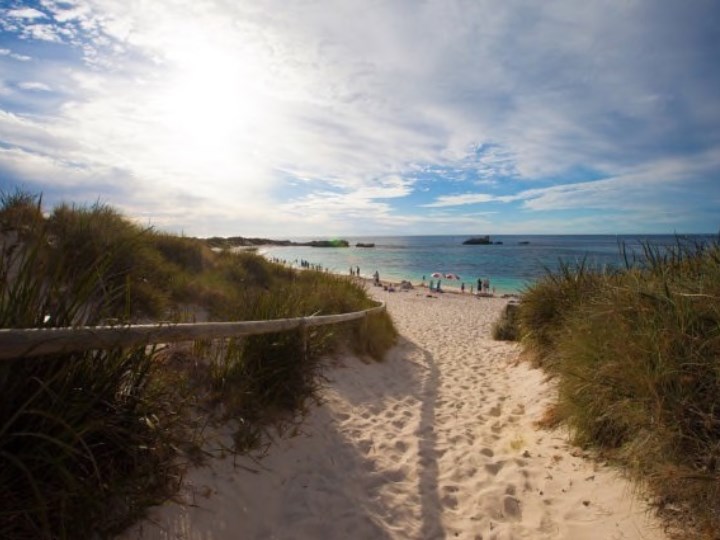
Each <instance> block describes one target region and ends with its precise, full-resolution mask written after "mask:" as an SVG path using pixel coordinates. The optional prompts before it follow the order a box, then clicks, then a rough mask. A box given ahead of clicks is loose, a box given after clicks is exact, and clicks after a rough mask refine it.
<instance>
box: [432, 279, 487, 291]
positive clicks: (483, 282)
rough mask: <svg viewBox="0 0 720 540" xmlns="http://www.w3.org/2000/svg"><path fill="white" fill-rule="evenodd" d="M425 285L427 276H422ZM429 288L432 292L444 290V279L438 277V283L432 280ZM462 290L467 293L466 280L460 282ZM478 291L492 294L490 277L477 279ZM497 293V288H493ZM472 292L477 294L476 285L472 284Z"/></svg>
mask: <svg viewBox="0 0 720 540" xmlns="http://www.w3.org/2000/svg"><path fill="white" fill-rule="evenodd" d="M422 281H423V285H424V284H425V276H423V278H422ZM428 289H429V290H430V291H431V292H432V291H434V292H439V293H441V292H443V290H442V280H440V279H438V280H437V283H435V281H433V280H432V279H431V280H430V284H429V285H428ZM460 292H462V293H463V294H464V293H465V282H462V283H461V284H460ZM477 292H478V294H481V293H482V294H490V278H484V279H483V278H478V280H477ZM494 293H495V290H494V289H493V294H494ZM470 294H475V290H474V286H473V285H470Z"/></svg>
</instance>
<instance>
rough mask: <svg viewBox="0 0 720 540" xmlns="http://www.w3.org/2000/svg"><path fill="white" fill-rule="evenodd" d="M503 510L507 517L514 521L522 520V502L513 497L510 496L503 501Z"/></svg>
mask: <svg viewBox="0 0 720 540" xmlns="http://www.w3.org/2000/svg"><path fill="white" fill-rule="evenodd" d="M503 510H504V512H503V513H504V514H505V517H507V518H508V519H510V520H513V521H520V520H521V519H522V510H521V509H520V501H518V500H517V499H516V498H515V497H513V496H512V495H508V496H506V497H505V499H503Z"/></svg>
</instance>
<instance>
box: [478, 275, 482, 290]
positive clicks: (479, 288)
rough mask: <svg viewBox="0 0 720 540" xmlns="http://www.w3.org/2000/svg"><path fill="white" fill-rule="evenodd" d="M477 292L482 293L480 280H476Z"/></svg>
mask: <svg viewBox="0 0 720 540" xmlns="http://www.w3.org/2000/svg"><path fill="white" fill-rule="evenodd" d="M477 292H478V294H480V293H481V292H482V278H478V282H477Z"/></svg>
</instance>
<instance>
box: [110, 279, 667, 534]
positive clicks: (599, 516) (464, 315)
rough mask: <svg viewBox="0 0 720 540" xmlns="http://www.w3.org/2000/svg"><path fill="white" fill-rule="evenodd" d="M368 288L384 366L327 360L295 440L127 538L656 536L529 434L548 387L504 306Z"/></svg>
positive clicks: (217, 464)
mask: <svg viewBox="0 0 720 540" xmlns="http://www.w3.org/2000/svg"><path fill="white" fill-rule="evenodd" d="M372 294H374V295H375V296H376V297H378V298H379V299H382V300H385V301H387V304H388V308H389V309H390V311H391V313H392V315H393V317H394V319H395V321H396V323H397V326H398V328H399V330H400V332H401V335H402V338H401V340H400V342H399V344H398V346H397V347H395V348H394V349H393V350H392V351H391V353H390V354H389V357H388V359H387V360H386V361H385V362H384V363H381V364H377V363H366V362H363V361H361V360H360V359H357V358H354V357H352V356H344V357H342V358H336V359H333V361H332V362H331V363H332V365H331V367H330V368H329V369H328V372H327V375H328V377H329V379H330V381H331V382H330V383H329V385H328V387H327V389H326V391H325V393H324V400H325V402H324V404H323V405H322V406H319V407H316V408H313V410H312V412H311V414H309V416H308V418H307V419H306V422H305V423H304V425H303V428H302V433H300V434H298V435H297V436H294V437H289V438H282V439H279V440H278V441H276V444H275V445H274V446H273V447H272V449H271V450H270V453H269V455H268V456H267V457H266V458H265V459H263V460H262V461H261V462H259V463H257V462H254V461H253V460H251V459H250V458H247V457H242V458H237V459H235V460H233V459H225V460H217V461H214V462H212V463H211V464H210V465H209V466H208V467H203V468H200V469H197V470H193V471H190V472H189V474H188V476H187V481H186V486H185V489H184V491H183V493H182V494H181V498H182V499H183V500H184V501H185V503H186V504H185V505H182V504H177V503H168V504H166V505H164V506H162V507H159V508H156V509H153V511H152V512H151V515H150V519H149V520H147V521H145V522H143V523H142V524H140V525H138V526H136V527H135V528H133V529H132V530H131V531H128V533H126V534H125V535H124V536H123V538H126V539H131V538H132V539H138V538H143V539H157V538H162V539H187V540H190V539H192V540H224V539H236V538H265V539H275V538H277V539H283V540H284V539H295V538H296V539H326V538H327V539H335V538H353V539H404V538H417V539H436V538H437V539H440V538H468V539H483V540H488V539H497V540H501V539H505V540H506V539H512V538H527V539H550V538H553V539H554V538H567V539H573V540H575V539H586V538H588V539H589V538H593V539H595V538H597V539H641V538H642V539H662V538H665V537H664V535H663V532H662V529H661V527H660V525H659V523H658V522H657V521H656V520H654V519H653V518H652V517H651V515H650V513H649V512H648V511H647V509H646V506H645V504H644V502H643V501H642V500H641V499H639V498H637V497H636V496H635V495H634V494H633V490H632V487H631V486H630V485H629V484H628V483H627V482H626V481H625V480H624V479H622V478H621V477H619V475H618V474H617V473H616V472H615V471H614V470H613V469H610V468H609V467H606V466H603V465H601V464H597V463H594V462H592V461H589V460H587V459H584V458H583V457H582V455H581V452H579V451H578V450H577V449H574V448H573V447H571V446H570V445H569V444H568V443H567V437H566V436H565V435H564V433H562V432H560V431H555V432H549V431H544V430H539V429H537V428H535V427H534V421H535V420H537V419H538V418H539V416H540V415H541V414H542V411H543V409H544V406H545V405H546V404H547V402H548V400H549V399H550V397H551V395H552V388H551V386H550V385H549V384H548V383H547V382H545V381H544V377H543V374H542V373H541V372H539V371H538V370H533V369H530V368H529V367H528V366H527V365H526V364H522V363H517V361H516V360H517V357H518V354H519V348H518V347H517V346H516V345H514V344H507V343H501V342H495V341H493V340H492V339H491V337H490V327H491V325H492V322H493V321H494V320H495V319H496V318H497V316H498V315H499V313H500V311H501V309H502V307H503V306H504V305H505V302H506V301H505V300H502V299H496V298H482V299H476V298H471V297H470V296H469V295H459V294H457V295H456V294H445V295H440V296H441V297H440V298H427V297H426V296H425V294H424V293H420V292H419V291H410V292H406V293H388V292H384V291H382V290H380V289H377V288H374V289H372Z"/></svg>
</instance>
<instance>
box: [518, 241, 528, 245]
mask: <svg viewBox="0 0 720 540" xmlns="http://www.w3.org/2000/svg"><path fill="white" fill-rule="evenodd" d="M529 243H530V242H528V241H527V240H523V241H522V242H518V246H527V245H528V244H529Z"/></svg>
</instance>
